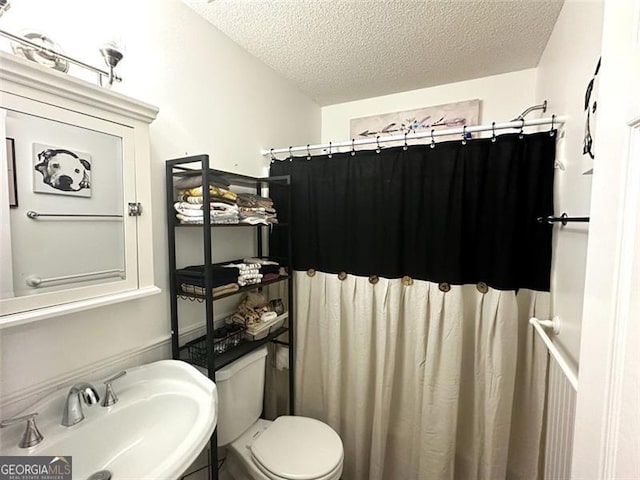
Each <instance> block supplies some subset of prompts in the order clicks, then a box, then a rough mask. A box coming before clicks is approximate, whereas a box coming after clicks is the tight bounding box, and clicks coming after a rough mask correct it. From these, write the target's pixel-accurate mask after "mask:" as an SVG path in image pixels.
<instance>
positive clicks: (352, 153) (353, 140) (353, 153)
mask: <svg viewBox="0 0 640 480" xmlns="http://www.w3.org/2000/svg"><path fill="white" fill-rule="evenodd" d="M355 143H356V140H355V138H352V139H351V156H352V157H353V156H355V154H356V145H355Z"/></svg>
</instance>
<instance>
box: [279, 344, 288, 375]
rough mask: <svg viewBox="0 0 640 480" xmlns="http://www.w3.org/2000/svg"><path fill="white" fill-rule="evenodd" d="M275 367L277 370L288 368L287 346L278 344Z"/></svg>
mask: <svg viewBox="0 0 640 480" xmlns="http://www.w3.org/2000/svg"><path fill="white" fill-rule="evenodd" d="M276 368H277V369H278V370H288V369H289V348H288V347H283V346H282V345H278V347H277V348H276Z"/></svg>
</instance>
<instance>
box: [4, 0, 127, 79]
mask: <svg viewBox="0 0 640 480" xmlns="http://www.w3.org/2000/svg"><path fill="white" fill-rule="evenodd" d="M9 8H11V2H10V1H9V0H0V17H2V15H3V14H4V13H5V12H6V11H7V10H9ZM33 35H35V34H32V37H31V38H32V39H30V38H28V37H27V38H25V37H22V36H19V35H14V34H13V33H10V32H7V31H6V30H2V29H0V37H4V38H7V39H9V40H10V41H11V42H12V44H13V45H19V46H21V47H22V49H18V50H19V51H28V52H30V55H21V56H23V57H24V58H27V59H28V60H32V61H36V62H37V63H44V64H45V65H48V66H50V67H51V68H54V69H56V70H60V71H63V72H66V69H67V68H68V63H73V64H74V65H78V66H79V67H82V68H85V69H87V70H90V71H92V72H94V73H97V74H98V83H99V84H100V85H102V77H107V79H108V82H107V84H106V86H109V87H110V86H111V85H113V82H114V81H115V82H121V81H122V78H121V77H119V76H118V75H116V73H115V72H114V69H115V67H116V66H117V65H118V63H119V62H120V60H122V56H123V55H122V52H121V51H120V50H118V48H117V46H116V45H115V44H114V43H112V42H108V43H106V44H105V45H104V46H103V47H102V48H101V49H100V53H101V54H102V56H103V58H104V59H105V62H106V63H107V65H108V66H109V71H105V70H102V69H99V68H96V67H94V66H93V65H89V64H88V63H85V62H82V61H80V60H76V59H75V58H73V57H70V56H68V55H65V54H64V53H62V52H60V51H58V48H59V47H57V45H56V44H55V43H53V42H52V41H51V40H50V39H48V38H46V37H45V36H43V35H42V36H39V37H38V36H37V35H36V36H35V37H34V36H33ZM33 40H36V41H33ZM45 40H47V41H45ZM15 51H16V49H15V47H14V52H15ZM40 59H44V60H46V61H45V62H42V61H40ZM67 62H68V63H67ZM61 67H65V68H61Z"/></svg>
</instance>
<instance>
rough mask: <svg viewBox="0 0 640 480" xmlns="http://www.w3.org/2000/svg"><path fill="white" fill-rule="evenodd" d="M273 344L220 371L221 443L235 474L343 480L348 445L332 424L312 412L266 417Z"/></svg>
mask: <svg viewBox="0 0 640 480" xmlns="http://www.w3.org/2000/svg"><path fill="white" fill-rule="evenodd" d="M266 356H267V349H266V347H262V348H260V349H258V350H255V351H254V352H251V353H249V354H247V355H245V356H244V357H242V358H240V359H238V360H236V361H235V362H233V363H231V364H229V365H227V366H226V367H224V368H222V369H220V370H218V371H217V372H216V387H217V390H218V406H219V410H218V424H217V428H218V446H219V447H226V460H225V465H226V468H227V472H228V473H229V474H230V475H231V476H232V478H233V479H234V480H251V479H253V480H338V479H339V478H340V475H341V474H342V466H343V457H344V454H343V447H342V441H341V440H340V437H339V436H338V434H337V433H336V432H335V431H334V430H333V429H332V428H331V427H330V426H329V425H327V424H325V423H322V422H320V421H319V420H315V419H313V418H308V417H297V416H282V417H278V418H276V419H275V420H274V421H268V420H263V419H260V414H261V412H262V400H263V395H264V376H265V366H266Z"/></svg>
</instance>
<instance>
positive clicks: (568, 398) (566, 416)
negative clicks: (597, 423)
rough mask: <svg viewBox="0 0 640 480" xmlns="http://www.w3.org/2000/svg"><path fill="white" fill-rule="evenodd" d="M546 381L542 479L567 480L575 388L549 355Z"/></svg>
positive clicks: (571, 443)
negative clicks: (545, 431)
mask: <svg viewBox="0 0 640 480" xmlns="http://www.w3.org/2000/svg"><path fill="white" fill-rule="evenodd" d="M548 381H549V386H548V394H547V424H546V429H547V436H546V450H545V469H544V478H545V480H568V479H569V478H570V477H571V452H572V449H573V426H574V420H575V414H576V391H575V390H574V389H573V387H572V386H571V383H569V381H568V380H567V377H566V376H565V374H564V373H563V371H562V369H561V368H560V367H559V365H558V363H557V362H556V361H555V359H554V358H553V357H552V356H551V357H550V358H549V377H548Z"/></svg>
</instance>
